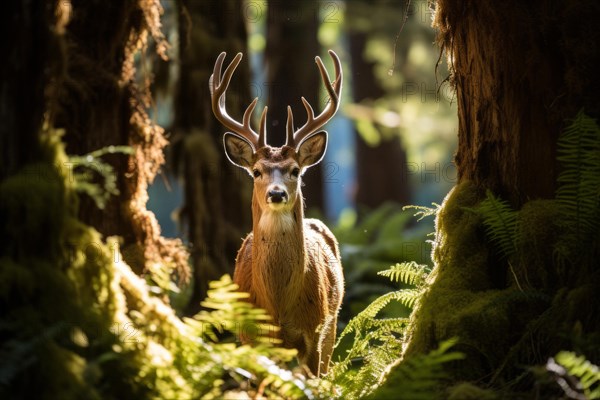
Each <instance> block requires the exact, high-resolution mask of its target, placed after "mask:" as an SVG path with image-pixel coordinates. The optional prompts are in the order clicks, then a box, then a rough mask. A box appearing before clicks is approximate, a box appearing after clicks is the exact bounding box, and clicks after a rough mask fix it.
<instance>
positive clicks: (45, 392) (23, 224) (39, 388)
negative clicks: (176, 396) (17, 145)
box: [0, 131, 148, 399]
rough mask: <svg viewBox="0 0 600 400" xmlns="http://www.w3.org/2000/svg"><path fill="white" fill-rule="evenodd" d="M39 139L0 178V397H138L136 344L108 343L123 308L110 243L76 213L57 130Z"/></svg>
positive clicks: (139, 360)
mask: <svg viewBox="0 0 600 400" xmlns="http://www.w3.org/2000/svg"><path fill="white" fill-rule="evenodd" d="M41 148H42V151H43V158H44V159H42V160H40V161H39V162H38V163H36V164H31V165H28V166H26V167H24V168H23V169H21V170H20V171H18V172H17V173H16V174H14V175H12V176H10V177H8V178H7V179H5V180H4V181H3V182H2V183H1V184H0V234H1V236H2V239H3V240H1V241H0V278H1V281H0V282H1V283H0V308H2V310H3V315H2V318H1V320H0V325H1V326H2V328H1V334H2V336H3V338H7V341H6V342H5V344H3V346H2V349H1V350H2V354H3V359H5V360H7V361H8V362H7V363H6V365H5V366H4V367H2V376H3V377H5V378H4V381H3V383H4V385H3V386H2V388H1V389H0V397H2V398H34V397H35V398H45V399H53V398H56V399H59V398H60V399H80V398H88V399H94V398H98V399H99V398H116V397H118V396H117V393H118V394H119V396H124V397H128V398H130V397H135V398H144V397H146V395H147V393H148V390H147V389H146V388H144V386H143V385H138V386H135V387H134V386H131V385H129V384H128V382H131V381H133V380H134V378H135V377H136V376H137V374H138V373H139V369H140V365H142V364H143V363H144V361H143V359H142V358H141V356H142V353H140V352H139V351H137V350H135V347H129V348H127V351H123V352H116V351H115V348H114V346H115V345H118V344H119V337H118V336H116V335H114V334H113V333H111V329H112V328H114V325H115V323H116V322H119V321H120V320H119V319H118V315H119V314H121V315H122V314H123V313H124V310H123V308H122V307H121V309H120V310H119V304H118V302H117V298H116V296H115V290H116V289H118V287H117V288H115V286H114V281H115V274H114V265H113V263H112V257H111V251H110V249H109V248H108V247H107V245H106V244H105V243H104V242H103V240H102V238H101V236H100V235H99V234H98V232H96V231H95V230H94V229H93V228H90V227H88V226H85V225H83V224H82V223H81V222H79V221H78V220H77V217H76V212H77V200H76V196H75V193H74V191H73V182H71V181H70V180H69V176H68V174H67V172H68V170H67V169H66V168H65V169H63V168H60V166H64V165H67V164H65V163H66V162H67V158H66V155H65V154H64V147H63V145H62V143H61V141H60V133H58V132H53V131H50V132H46V133H44V134H43V135H42V136H41ZM125 354H126V355H125ZM107 359H111V360H112V361H111V362H110V363H107V362H102V361H101V360H107ZM132 364H133V365H136V364H137V368H131V365H132ZM106 376H112V378H113V379H112V381H111V384H110V385H106V382H105V379H106ZM136 379H137V378H136ZM126 388H129V390H126ZM117 390H118V392H117ZM144 394H146V395H144Z"/></svg>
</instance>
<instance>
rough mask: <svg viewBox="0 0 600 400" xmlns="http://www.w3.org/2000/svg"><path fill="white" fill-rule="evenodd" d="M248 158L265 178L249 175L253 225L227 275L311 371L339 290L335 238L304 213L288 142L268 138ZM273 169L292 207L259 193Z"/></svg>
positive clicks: (324, 360)
mask: <svg viewBox="0 0 600 400" xmlns="http://www.w3.org/2000/svg"><path fill="white" fill-rule="evenodd" d="M253 164H254V168H259V169H260V170H261V171H262V172H263V175H264V176H265V179H264V180H263V179H262V178H261V179H257V180H255V184H254V193H253V199H252V218H253V232H252V233H250V234H249V235H248V236H247V237H246V239H245V240H244V242H243V244H242V247H241V249H240V250H239V252H238V256H237V259H236V269H235V273H234V281H235V282H236V283H237V284H238V285H239V286H240V290H242V291H246V292H249V293H250V296H251V297H250V300H251V301H252V302H253V303H254V304H255V305H256V306H258V307H261V308H264V309H265V310H267V312H268V313H269V314H270V315H271V316H272V317H273V319H274V322H275V324H276V325H278V326H280V327H281V331H280V332H279V336H280V338H281V339H282V341H283V345H284V347H288V348H296V349H297V350H298V357H299V360H300V362H301V363H302V364H305V365H307V366H308V368H309V369H310V371H311V372H312V373H313V374H314V375H317V376H318V375H320V374H322V373H326V372H327V370H328V367H329V361H330V359H331V353H332V351H333V344H334V342H335V336H336V324H337V314H338V310H339V308H340V306H341V302H342V297H343V295H344V278H343V272H342V265H341V260H340V253H339V249H338V245H337V241H336V239H335V237H334V236H333V234H332V233H331V231H330V230H329V229H328V228H327V227H326V226H325V224H323V223H322V222H321V221H319V220H315V219H304V210H303V208H304V204H303V200H302V193H301V191H300V178H298V179H295V178H292V177H291V176H290V175H289V173H288V172H287V171H289V170H290V169H291V168H293V167H295V166H298V157H297V154H296V152H295V150H294V149H292V148H290V147H286V146H284V147H283V148H272V147H269V146H267V147H265V148H262V149H259V151H258V152H257V153H256V154H255V155H254V160H253ZM273 170H278V171H280V172H281V174H282V175H283V176H284V178H282V179H283V184H284V186H285V187H286V189H287V191H288V193H289V195H290V196H289V198H290V200H289V203H290V206H291V207H289V208H286V209H285V210H282V211H272V210H270V209H269V207H268V206H267V204H266V200H265V193H266V190H267V187H268V185H269V184H270V183H271V181H272V179H273V178H272V177H271V175H270V174H272V173H273V172H272V171H273ZM319 348H320V350H321V351H319Z"/></svg>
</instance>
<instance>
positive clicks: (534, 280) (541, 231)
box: [509, 200, 566, 288]
mask: <svg viewBox="0 0 600 400" xmlns="http://www.w3.org/2000/svg"><path fill="white" fill-rule="evenodd" d="M565 225H566V221H564V216H563V215H562V214H561V211H560V208H559V205H558V203H557V202H556V201H555V200H532V201H529V202H527V203H525V204H524V205H523V207H522V208H521V210H520V211H519V214H518V226H519V232H517V240H516V241H515V242H516V245H517V254H519V255H520V257H519V258H520V259H519V260H517V261H518V265H519V266H520V268H514V269H513V271H514V275H511V276H510V277H509V278H510V279H511V280H513V281H514V280H515V279H516V281H515V282H514V283H515V284H518V286H520V287H522V288H533V287H537V288H539V287H545V288H553V287H556V285H557V284H558V279H559V276H558V271H557V270H556V269H555V268H548V267H549V266H552V265H553V260H554V255H553V249H554V247H555V245H556V243H557V240H558V237H559V234H558V233H559V232H560V230H561V228H562V227H564V226H565Z"/></svg>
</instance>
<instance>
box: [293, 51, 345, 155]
mask: <svg viewBox="0 0 600 400" xmlns="http://www.w3.org/2000/svg"><path fill="white" fill-rule="evenodd" d="M329 55H330V56H331V58H332V59H333V64H334V67H335V81H334V82H333V84H332V83H331V80H330V78H329V74H328V73H327V70H326V69H325V66H324V65H323V61H321V58H320V57H318V56H317V57H315V62H316V63H317V67H318V68H319V72H320V74H321V79H322V80H323V84H324V85H325V89H326V90H327V93H328V94H329V102H328V103H327V105H326V106H325V109H324V110H323V111H322V112H321V114H319V115H318V116H317V117H315V113H314V111H313V108H312V107H311V105H310V104H309V103H308V101H306V99H305V98H304V97H302V104H304V108H305V109H306V114H307V120H306V123H305V124H304V125H303V126H302V127H301V128H299V129H298V130H297V131H296V132H295V133H294V135H293V140H290V137H291V136H290V134H289V129H290V128H289V127H290V120H292V121H293V116H292V115H291V111H288V143H287V144H288V145H291V144H293V145H298V144H300V143H301V142H302V141H303V140H304V139H306V138H307V137H309V136H310V135H311V134H312V133H314V132H316V131H317V130H318V129H319V128H321V127H322V126H323V125H325V124H326V123H327V121H329V120H330V119H331V118H332V117H333V116H334V115H335V113H336V112H337V109H338V107H339V104H340V96H341V93H342V79H343V75H342V63H341V62H340V59H339V57H338V56H337V54H335V52H334V51H333V50H329ZM292 124H293V123H292ZM290 143H291V144H290Z"/></svg>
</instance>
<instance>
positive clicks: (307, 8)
mask: <svg viewBox="0 0 600 400" xmlns="http://www.w3.org/2000/svg"><path fill="white" fill-rule="evenodd" d="M319 7H320V3H319V2H318V1H305V2H300V1H274V2H269V11H268V18H267V49H266V54H265V59H266V68H267V81H266V85H265V87H264V90H263V93H265V94H268V96H267V99H268V101H267V104H268V106H269V114H268V116H267V135H268V138H267V140H268V142H269V144H270V145H272V146H282V145H283V144H284V143H285V123H286V121H287V106H288V105H289V106H291V107H292V111H293V112H294V124H295V127H296V128H299V127H300V126H302V125H303V124H304V121H306V112H305V111H304V106H303V105H302V102H301V100H300V98H301V97H302V96H304V98H306V100H308V102H309V103H310V104H311V105H312V107H313V109H314V110H315V113H319V112H321V110H322V109H323V107H324V106H325V104H326V103H325V101H326V100H327V97H323V96H320V95H321V93H322V92H321V88H322V87H323V83H322V82H321V77H320V75H319V70H318V69H317V66H316V64H315V63H314V59H315V56H318V55H320V54H319V53H320V50H319V49H320V47H319V42H318V39H317V32H318V29H319V22H320V17H319ZM327 58H329V56H327ZM325 61H326V62H327V61H328V60H325ZM330 76H333V75H332V73H331V72H330ZM302 180H303V182H304V184H305V185H306V186H305V187H304V188H303V189H302V193H303V195H304V198H305V204H306V207H307V208H311V207H317V208H319V209H321V210H323V202H324V198H323V168H322V166H321V164H318V165H315V166H314V167H312V168H310V169H309V170H308V171H307V172H306V173H305V174H304V176H303V177H302Z"/></svg>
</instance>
